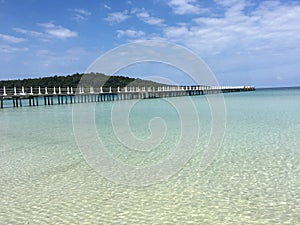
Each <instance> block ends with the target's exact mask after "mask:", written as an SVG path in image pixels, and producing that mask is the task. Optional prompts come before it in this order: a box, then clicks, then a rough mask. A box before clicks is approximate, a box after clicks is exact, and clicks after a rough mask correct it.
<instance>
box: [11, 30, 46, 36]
mask: <svg viewBox="0 0 300 225" xmlns="http://www.w3.org/2000/svg"><path fill="white" fill-rule="evenodd" d="M13 30H14V31H16V32H18V33H20V34H25V35H29V36H33V37H42V36H43V33H42V32H38V31H33V30H26V29H22V28H13Z"/></svg>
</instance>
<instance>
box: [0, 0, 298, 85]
mask: <svg viewBox="0 0 300 225" xmlns="http://www.w3.org/2000/svg"><path fill="white" fill-rule="evenodd" d="M299 21H300V1H276V0H274V1H253V0H214V1H200V0H147V1H138V0H129V1H126V0H124V1H120V0H118V1H117V0H89V1H86V0H85V1H83V0H64V1H58V0H52V1H41V0H0V28H1V29H0V68H1V72H0V79H15V78H23V77H42V76H49V75H66V74H73V73H76V72H79V73H81V72H84V71H85V70H86V69H87V68H88V66H89V65H90V64H91V63H92V62H93V61H94V60H95V59H96V58H97V57H99V56H100V55H101V54H103V53H105V52H106V51H108V50H110V49H112V48H115V47H117V46H119V45H122V44H126V43H129V42H133V41H138V40H161V41H168V42H172V43H176V44H180V45H183V46H185V47H187V48H189V49H190V50H192V51H193V52H195V53H196V54H197V55H198V56H200V57H201V58H202V59H203V60H204V61H205V62H206V63H207V64H208V65H209V67H210V68H211V70H212V71H213V72H214V74H215V75H216V77H217V79H218V81H219V83H220V84H221V85H255V86H258V87H266V86H295V85H297V86H299V85H300V73H299V71H300V63H299V59H300V41H299V40H300V22H299ZM155 68H157V71H155ZM160 69H161V71H164V72H169V73H174V74H175V73H176V71H174V69H173V68H172V69H168V68H167V69H166V68H165V69H162V68H160V66H157V67H154V68H152V69H146V70H145V69H143V68H142V67H141V68H134V69H132V70H129V69H128V70H124V71H122V72H123V73H125V75H129V76H133V77H145V76H147V77H149V76H156V75H160V74H159V73H160V72H161V71H160ZM98 72H101V71H98ZM180 82H181V83H182V84H190V83H191V81H190V80H189V79H186V80H185V79H182V78H180Z"/></svg>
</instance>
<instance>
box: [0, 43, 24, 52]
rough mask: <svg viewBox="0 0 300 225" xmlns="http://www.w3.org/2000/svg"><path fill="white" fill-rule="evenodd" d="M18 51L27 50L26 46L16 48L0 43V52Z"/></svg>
mask: <svg viewBox="0 0 300 225" xmlns="http://www.w3.org/2000/svg"><path fill="white" fill-rule="evenodd" d="M19 51H28V48H26V47H24V48H17V47H13V46H10V45H0V52H2V53H14V52H19Z"/></svg>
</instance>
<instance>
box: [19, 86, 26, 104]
mask: <svg viewBox="0 0 300 225" xmlns="http://www.w3.org/2000/svg"><path fill="white" fill-rule="evenodd" d="M20 95H25V89H24V87H22V92H21V93H20ZM20 106H21V104H20Z"/></svg>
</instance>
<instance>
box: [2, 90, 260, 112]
mask: <svg viewBox="0 0 300 225" xmlns="http://www.w3.org/2000/svg"><path fill="white" fill-rule="evenodd" d="M253 90H255V87H253V86H160V87H134V86H126V87H116V88H113V87H76V88H75V87H43V88H42V87H37V88H36V87H19V88H17V87H14V88H6V87H3V88H0V101H1V108H3V107H4V102H5V101H11V102H12V106H13V107H22V106H23V104H22V100H24V99H28V106H38V105H39V100H41V98H43V99H44V101H43V102H44V105H53V104H64V103H65V104H68V103H71V104H73V103H84V102H103V101H116V100H130V99H147V98H167V97H178V96H191V95H206V94H216V93H226V92H241V91H253Z"/></svg>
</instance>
